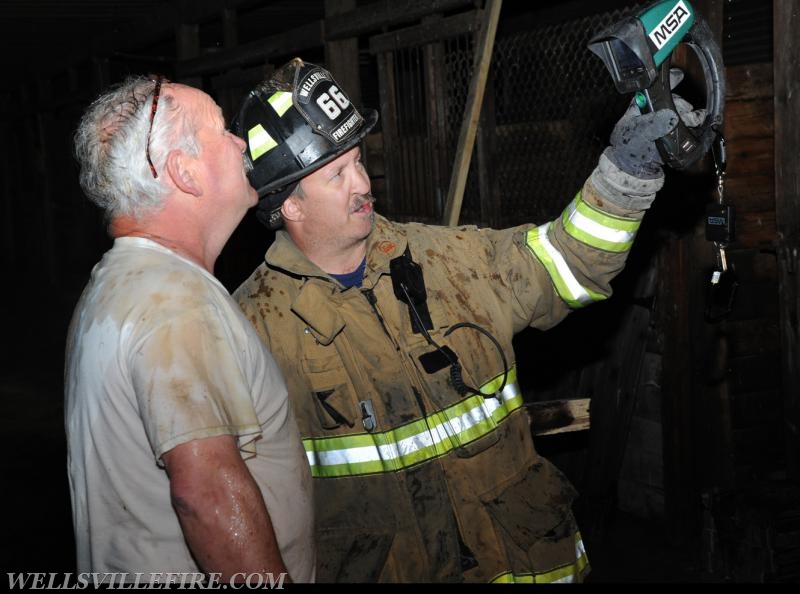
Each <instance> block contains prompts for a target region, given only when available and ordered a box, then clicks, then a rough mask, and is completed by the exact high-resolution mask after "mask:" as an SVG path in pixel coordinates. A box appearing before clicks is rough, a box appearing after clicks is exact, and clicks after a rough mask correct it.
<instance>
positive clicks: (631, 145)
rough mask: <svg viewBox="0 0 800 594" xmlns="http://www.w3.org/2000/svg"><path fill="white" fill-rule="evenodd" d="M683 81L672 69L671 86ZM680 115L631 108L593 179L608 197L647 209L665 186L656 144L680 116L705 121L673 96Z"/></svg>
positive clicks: (691, 122) (695, 122)
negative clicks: (641, 111) (646, 111)
mask: <svg viewBox="0 0 800 594" xmlns="http://www.w3.org/2000/svg"><path fill="white" fill-rule="evenodd" d="M682 79H683V72H682V71H681V70H680V69H678V68H673V69H671V70H670V87H671V88H675V86H677V85H678V83H679V82H680V81H681V80H682ZM672 97H673V101H674V103H675V109H676V110H677V112H678V113H677V114H676V113H675V112H674V111H672V110H670V109H661V110H659V111H657V112H653V113H648V114H642V113H640V112H639V108H638V107H637V106H636V105H635V104H634V103H633V102H631V105H630V106H629V107H628V109H627V110H626V111H625V113H624V114H623V116H622V118H621V119H620V120H619V122H617V124H616V126H615V127H614V130H613V131H612V133H611V139H610V142H611V146H609V147H608V148H606V150H605V151H604V152H603V154H602V155H601V156H600V162H599V163H598V167H597V169H596V170H595V172H594V173H593V174H592V180H593V181H594V182H595V186H596V187H597V188H598V190H600V191H601V193H602V194H604V195H605V196H606V197H607V198H609V199H611V200H613V201H614V202H616V203H618V204H619V205H620V206H624V207H630V208H637V209H638V208H647V206H649V205H650V203H651V202H652V200H653V198H654V197H655V193H656V192H657V191H658V190H660V189H661V186H662V185H663V183H664V172H663V170H662V166H663V165H664V162H663V161H662V159H661V155H660V154H659V152H658V148H657V147H656V144H655V141H656V140H658V139H659V138H661V137H662V136H664V135H666V134H669V132H671V131H672V130H673V129H674V128H675V126H676V125H677V124H678V117H679V116H680V118H681V119H682V120H683V122H684V123H685V124H686V125H687V126H689V127H693V126H697V125H699V124H701V123H702V122H703V121H704V120H705V110H704V109H697V110H695V109H694V108H693V107H692V105H691V104H690V103H689V102H688V101H686V100H685V99H683V98H682V97H680V96H679V95H676V94H674V93H673V96H672Z"/></svg>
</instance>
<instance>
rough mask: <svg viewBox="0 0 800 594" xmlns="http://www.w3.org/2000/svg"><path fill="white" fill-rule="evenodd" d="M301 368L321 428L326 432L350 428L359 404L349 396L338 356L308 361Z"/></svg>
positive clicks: (344, 374) (347, 385) (345, 377)
mask: <svg viewBox="0 0 800 594" xmlns="http://www.w3.org/2000/svg"><path fill="white" fill-rule="evenodd" d="M303 369H304V371H305V374H306V378H307V379H308V383H309V386H310V388H311V399H312V401H313V403H314V404H313V406H314V411H315V413H316V417H317V420H318V421H319V424H320V426H321V427H322V428H323V429H326V430H332V429H337V428H339V427H342V426H346V427H348V428H352V427H353V426H354V425H355V420H356V418H360V417H357V416H356V415H357V411H358V403H357V402H355V401H354V399H353V398H352V396H351V390H350V384H349V382H348V380H347V374H346V373H345V371H344V369H343V367H342V364H341V360H340V359H339V357H338V356H335V357H327V358H325V359H310V360H307V361H305V362H304V364H303Z"/></svg>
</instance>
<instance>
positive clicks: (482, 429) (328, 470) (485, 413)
mask: <svg viewBox="0 0 800 594" xmlns="http://www.w3.org/2000/svg"><path fill="white" fill-rule="evenodd" d="M501 383H502V377H500V378H499V379H498V378H495V379H494V380H492V381H491V382H488V383H487V384H486V385H485V386H483V387H482V388H481V391H483V392H485V393H491V392H494V391H495V390H496V389H497V388H499V386H500V384H501ZM522 403H523V402H522V395H521V393H520V390H519V386H518V385H517V384H516V367H513V368H512V369H511V370H510V371H509V374H508V383H507V384H506V385H505V387H504V388H503V390H502V392H501V393H500V399H499V400H498V399H497V398H484V397H483V396H480V395H473V396H470V397H468V398H465V399H464V400H460V401H459V402H457V403H456V404H454V405H453V406H450V407H448V408H445V409H442V410H440V411H436V412H434V413H432V414H431V415H428V416H427V417H423V418H420V419H418V420H416V421H413V422H411V423H408V424H406V425H402V426H400V427H396V428H394V429H389V430H387V431H381V432H372V433H357V434H352V435H340V436H336V437H322V438H304V439H303V445H304V447H305V450H306V456H307V457H308V463H309V465H310V466H311V474H312V475H313V476H315V477H342V476H358V475H363V474H373V473H377V472H394V471H398V470H403V469H405V468H409V467H411V466H414V465H416V464H421V463H423V462H427V461H429V460H433V459H434V458H437V457H439V456H443V455H445V454H447V453H449V452H451V451H452V450H454V449H455V448H458V447H461V446H463V445H466V444H468V443H470V442H472V441H475V440H476V439H480V438H481V437H484V436H485V435H488V434H490V433H491V432H492V431H494V430H495V429H496V427H497V424H498V423H500V422H501V421H502V420H503V419H505V418H506V417H507V416H508V415H509V414H510V413H511V412H512V411H514V410H516V409H518V408H520V407H521V406H522Z"/></svg>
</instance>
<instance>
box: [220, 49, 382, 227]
mask: <svg viewBox="0 0 800 594" xmlns="http://www.w3.org/2000/svg"><path fill="white" fill-rule="evenodd" d="M377 121H378V113H377V112H376V111H375V110H372V109H369V110H364V116H362V115H361V114H360V113H359V112H358V110H357V109H356V108H355V106H354V105H353V104H352V103H351V102H350V99H349V97H348V96H347V95H346V94H345V92H344V91H343V90H342V89H341V87H340V86H339V84H338V83H337V82H336V81H335V80H334V78H333V76H331V73H330V72H328V71H327V70H325V69H324V68H322V67H320V66H317V65H315V64H309V63H307V62H303V60H301V59H300V58H294V59H293V60H291V61H290V62H288V63H287V64H285V65H284V66H282V67H281V68H280V69H278V70H277V71H276V72H275V73H274V74H273V75H272V77H271V78H270V79H269V80H266V81H264V82H262V83H260V84H259V85H258V86H257V87H256V88H255V89H253V90H252V91H250V93H248V95H247V97H245V99H244V101H243V102H242V106H241V108H240V109H239V113H238V115H237V117H236V119H235V121H234V124H233V128H234V131H235V132H236V134H237V135H239V136H240V137H241V138H243V139H244V140H245V142H247V151H246V152H245V160H246V161H247V170H248V171H247V177H248V179H249V180H250V184H251V185H252V186H253V187H254V188H255V189H256V190H257V191H258V197H259V199H260V200H259V204H258V208H257V211H256V215H257V216H258V219H259V220H260V221H261V222H262V223H264V224H265V225H267V226H268V227H270V228H271V229H276V228H278V227H280V226H281V223H282V220H281V216H280V207H281V204H283V201H284V200H286V198H287V197H288V196H289V194H290V193H291V191H292V190H293V189H294V186H295V185H296V184H297V182H298V181H299V180H300V179H301V178H303V177H305V176H306V175H308V174H309V173H312V172H313V171H315V170H317V169H319V168H320V167H322V166H323V165H325V164H326V163H328V162H330V161H332V160H333V159H335V158H336V157H338V156H339V155H341V154H342V153H344V152H346V151H348V150H350V149H351V148H353V147H354V146H355V145H356V144H358V143H359V142H361V140H362V139H363V138H364V136H366V135H367V133H368V132H369V131H370V130H371V129H372V127H373V126H374V125H375V122H377Z"/></svg>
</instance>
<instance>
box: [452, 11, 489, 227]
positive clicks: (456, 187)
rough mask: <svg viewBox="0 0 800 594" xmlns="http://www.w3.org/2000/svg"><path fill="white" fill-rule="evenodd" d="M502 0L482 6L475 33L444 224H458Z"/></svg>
mask: <svg viewBox="0 0 800 594" xmlns="http://www.w3.org/2000/svg"><path fill="white" fill-rule="evenodd" d="M502 4H503V2H502V0H487V2H486V8H485V17H484V26H483V27H481V30H480V33H479V35H478V43H477V44H476V46H475V51H476V52H477V53H476V56H475V57H476V61H475V69H474V71H473V73H472V80H471V81H470V88H469V95H468V96H467V104H466V107H465V110H464V120H463V121H462V123H461V133H460V134H459V136H458V147H457V149H456V159H455V163H454V164H453V173H452V175H451V177H450V187H449V188H448V190H447V202H446V203H445V207H444V224H445V225H456V224H458V217H459V215H460V214H461V203H462V201H463V200H464V188H465V187H466V185H467V175H468V174H469V163H470V161H471V159H472V149H473V147H474V145H475V134H476V130H477V127H478V118H479V117H480V113H481V106H482V104H483V93H484V90H485V87H486V78H487V76H488V74H489V65H490V64H491V62H492V48H493V46H494V37H495V33H496V32H497V22H498V20H499V18H500V7H501V6H502Z"/></svg>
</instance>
